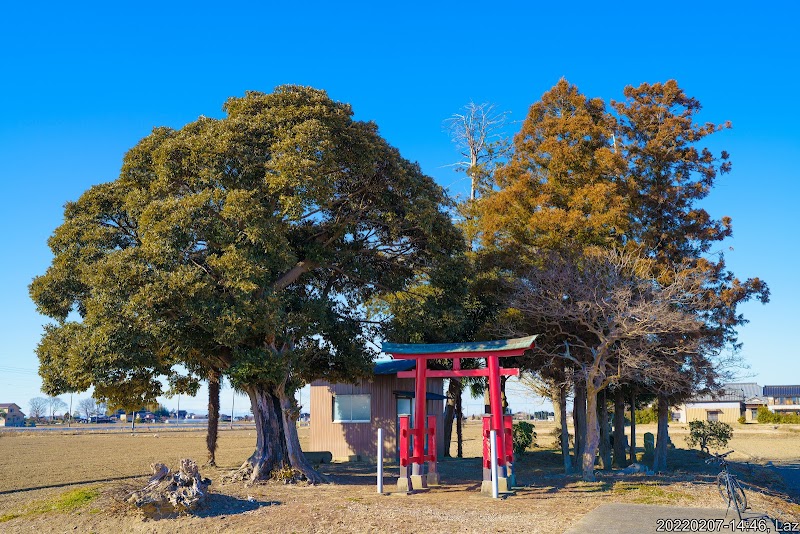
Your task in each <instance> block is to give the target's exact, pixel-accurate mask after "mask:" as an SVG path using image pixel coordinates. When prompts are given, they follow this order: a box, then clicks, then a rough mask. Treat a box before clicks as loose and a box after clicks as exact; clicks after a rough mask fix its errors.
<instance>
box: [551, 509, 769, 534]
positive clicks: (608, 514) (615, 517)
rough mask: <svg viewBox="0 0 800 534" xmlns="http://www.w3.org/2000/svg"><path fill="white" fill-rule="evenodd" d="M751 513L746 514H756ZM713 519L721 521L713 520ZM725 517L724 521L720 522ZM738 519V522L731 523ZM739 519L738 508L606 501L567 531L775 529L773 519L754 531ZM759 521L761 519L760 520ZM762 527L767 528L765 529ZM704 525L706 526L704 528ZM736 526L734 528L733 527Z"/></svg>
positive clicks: (638, 533)
mask: <svg viewBox="0 0 800 534" xmlns="http://www.w3.org/2000/svg"><path fill="white" fill-rule="evenodd" d="M744 516H745V514H743V517H744ZM756 516H757V514H754V513H750V512H748V513H747V514H746V517H751V518H752V517H756ZM681 519H688V520H692V519H697V520H700V521H699V523H689V524H686V523H681V522H680V521H678V522H672V523H670V522H669V520H681ZM709 520H717V521H716V522H709ZM720 520H721V522H720ZM732 521H734V523H731V522H732ZM738 521H739V518H738V517H737V516H736V512H735V511H730V512H728V513H727V515H726V513H725V510H722V509H719V510H717V509H710V508H679V507H675V506H654V505H651V504H603V505H600V506H598V507H597V508H595V509H594V510H592V511H591V512H589V513H588V514H586V515H585V516H583V518H582V519H581V520H580V521H578V523H576V524H575V525H574V526H573V527H572V528H571V529H570V530H568V531H567V532H566V534H599V533H606V532H609V533H611V532H613V533H617V534H649V533H651V532H652V533H657V532H730V533H734V532H775V529H774V526H773V524H772V522H771V521H769V520H764V522H763V523H761V524H756V525H754V528H753V529H752V530H742V529H737V528H736V527H737V524H738ZM757 521H758V520H757ZM755 526H758V527H766V528H768V529H769V530H762V529H761V528H755ZM702 527H705V529H703V528H702ZM732 527H733V528H732Z"/></svg>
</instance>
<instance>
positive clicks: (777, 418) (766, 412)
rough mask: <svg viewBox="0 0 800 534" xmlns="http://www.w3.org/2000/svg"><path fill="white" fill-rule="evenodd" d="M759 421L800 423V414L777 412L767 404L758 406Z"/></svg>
mask: <svg viewBox="0 0 800 534" xmlns="http://www.w3.org/2000/svg"><path fill="white" fill-rule="evenodd" d="M758 422H759V423H771V424H790V425H800V414H789V413H777V412H773V411H771V410H770V409H769V408H767V407H766V406H759V407H758Z"/></svg>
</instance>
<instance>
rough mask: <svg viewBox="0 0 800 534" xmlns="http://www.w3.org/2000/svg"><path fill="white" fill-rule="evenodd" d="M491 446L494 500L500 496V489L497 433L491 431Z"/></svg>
mask: <svg viewBox="0 0 800 534" xmlns="http://www.w3.org/2000/svg"><path fill="white" fill-rule="evenodd" d="M489 445H490V447H491V448H492V498H494V499H497V498H498V497H499V496H500V488H499V484H498V478H497V431H496V430H491V431H490V432H489Z"/></svg>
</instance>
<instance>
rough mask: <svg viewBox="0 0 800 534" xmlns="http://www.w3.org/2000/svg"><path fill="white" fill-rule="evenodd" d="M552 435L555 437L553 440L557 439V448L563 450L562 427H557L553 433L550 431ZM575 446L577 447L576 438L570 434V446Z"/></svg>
mask: <svg viewBox="0 0 800 534" xmlns="http://www.w3.org/2000/svg"><path fill="white" fill-rule="evenodd" d="M568 434H569V433H568ZM550 435H551V436H553V439H555V446H556V447H557V448H559V449H560V448H561V427H560V426H557V427H555V428H554V429H553V430H552V431H550ZM574 445H575V437H574V436H573V435H572V434H569V446H570V447H573V446H574Z"/></svg>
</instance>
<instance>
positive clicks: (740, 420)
mask: <svg viewBox="0 0 800 534" xmlns="http://www.w3.org/2000/svg"><path fill="white" fill-rule="evenodd" d="M736 421H737V422H738V423H739V424H740V425H743V424H745V423H746V422H747V421H746V420H745V418H744V416H741V417H740V418H739V419H737V420H736Z"/></svg>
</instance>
